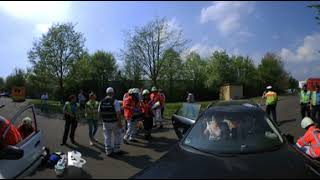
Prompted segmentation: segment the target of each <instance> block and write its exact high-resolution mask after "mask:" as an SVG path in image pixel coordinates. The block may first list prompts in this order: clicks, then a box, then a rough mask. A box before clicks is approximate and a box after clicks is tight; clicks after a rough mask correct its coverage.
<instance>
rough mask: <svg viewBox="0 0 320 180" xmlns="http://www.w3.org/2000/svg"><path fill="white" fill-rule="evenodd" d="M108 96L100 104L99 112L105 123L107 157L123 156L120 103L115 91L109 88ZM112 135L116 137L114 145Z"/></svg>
mask: <svg viewBox="0 0 320 180" xmlns="http://www.w3.org/2000/svg"><path fill="white" fill-rule="evenodd" d="M106 94H107V96H106V97H105V98H104V99H103V100H102V101H101V102H100V104H99V108H98V112H99V117H100V118H101V120H102V122H103V132H104V138H105V150H106V154H107V156H111V155H112V154H114V153H115V154H121V153H122V151H120V143H121V128H122V123H121V109H120V103H119V101H118V100H116V99H115V98H114V90H113V88H112V87H108V88H107V90H106ZM112 134H113V135H114V137H113V138H114V144H113V145H112V144H111V142H112Z"/></svg>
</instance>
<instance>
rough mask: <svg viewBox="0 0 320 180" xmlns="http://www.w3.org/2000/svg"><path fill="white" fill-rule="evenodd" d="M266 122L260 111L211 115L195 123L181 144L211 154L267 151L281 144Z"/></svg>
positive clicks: (219, 112) (218, 112)
mask: <svg viewBox="0 0 320 180" xmlns="http://www.w3.org/2000/svg"><path fill="white" fill-rule="evenodd" d="M269 121H270V120H269V119H268V118H267V116H265V114H264V113H263V112H260V111H252V112H251V111H246V112H223V111H213V112H211V113H206V114H204V115H203V116H202V117H201V118H200V119H199V120H198V121H197V123H196V124H195V126H194V127H193V129H192V130H191V131H190V133H189V134H188V135H187V137H186V139H185V141H184V144H186V145H189V146H192V147H194V148H196V149H202V150H203V151H206V152H213V153H242V152H255V151H263V150H268V149H270V148H273V147H275V146H278V145H280V144H282V142H283V140H282V138H281V136H280V134H279V133H278V132H277V130H276V129H275V128H274V127H273V125H272V123H269Z"/></svg>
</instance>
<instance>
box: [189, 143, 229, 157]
mask: <svg viewBox="0 0 320 180" xmlns="http://www.w3.org/2000/svg"><path fill="white" fill-rule="evenodd" d="M186 146H187V147H190V148H191V149H194V150H196V151H199V152H201V153H205V154H210V155H214V156H220V157H221V156H227V157H231V156H235V154H229V153H214V152H209V151H206V150H203V149H198V148H195V147H193V146H190V145H186Z"/></svg>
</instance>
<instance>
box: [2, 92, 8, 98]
mask: <svg viewBox="0 0 320 180" xmlns="http://www.w3.org/2000/svg"><path fill="white" fill-rule="evenodd" d="M0 97H10V93H9V92H2V93H0Z"/></svg>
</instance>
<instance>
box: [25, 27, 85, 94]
mask: <svg viewBox="0 0 320 180" xmlns="http://www.w3.org/2000/svg"><path fill="white" fill-rule="evenodd" d="M84 42H85V38H84V37H83V34H82V33H80V32H76V31H75V25H74V24H72V23H63V24H59V23H58V24H55V25H53V26H51V27H50V28H49V31H48V32H47V33H46V34H43V35H42V37H41V38H40V39H39V40H37V41H35V42H34V43H33V47H32V49H31V50H30V51H29V52H28V58H29V60H30V62H31V64H32V66H33V67H35V66H37V65H38V64H41V65H39V66H37V68H41V69H42V68H46V69H47V72H48V74H49V75H48V76H50V77H53V78H54V80H55V81H56V82H57V83H58V86H59V92H60V93H59V94H60V97H61V98H62V99H63V98H64V80H65V78H66V77H67V76H68V74H69V72H70V68H71V66H72V64H73V63H74V62H75V61H76V60H78V59H80V57H81V56H82V54H83V53H84V52H85V49H84Z"/></svg>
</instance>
